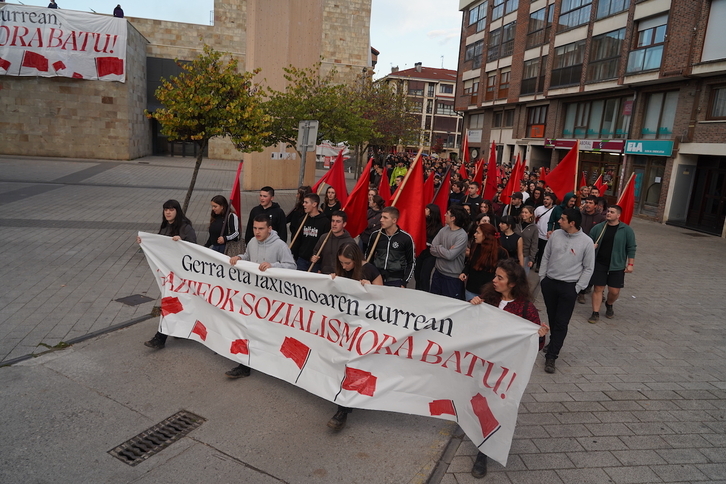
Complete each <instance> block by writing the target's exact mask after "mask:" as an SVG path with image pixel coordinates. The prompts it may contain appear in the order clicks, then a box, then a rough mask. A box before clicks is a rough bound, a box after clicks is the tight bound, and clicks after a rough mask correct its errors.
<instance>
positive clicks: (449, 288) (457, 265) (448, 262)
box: [430, 205, 469, 300]
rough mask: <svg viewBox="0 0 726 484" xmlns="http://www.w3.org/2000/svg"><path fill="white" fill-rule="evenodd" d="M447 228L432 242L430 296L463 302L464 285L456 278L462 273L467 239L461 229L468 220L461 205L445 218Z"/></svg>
mask: <svg viewBox="0 0 726 484" xmlns="http://www.w3.org/2000/svg"><path fill="white" fill-rule="evenodd" d="M444 220H446V225H445V226H444V227H443V228H442V229H441V230H439V233H438V234H436V237H434V240H432V241H431V247H430V251H431V255H433V256H434V257H435V258H436V264H435V266H434V273H433V275H432V276H431V289H430V292H431V293H433V294H439V295H441V296H448V297H453V298H454V299H461V300H463V299H464V283H463V282H462V281H461V280H460V279H459V274H461V273H462V272H463V271H464V258H465V257H466V244H467V242H468V241H469V237H468V235H467V233H466V230H464V229H463V227H466V226H468V225H469V216H468V215H467V213H466V211H465V210H464V208H463V207H461V206H460V205H452V206H451V207H449V210H448V211H447V212H446V216H445V217H444Z"/></svg>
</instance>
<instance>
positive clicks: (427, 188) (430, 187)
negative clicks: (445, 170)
mask: <svg viewBox="0 0 726 484" xmlns="http://www.w3.org/2000/svg"><path fill="white" fill-rule="evenodd" d="M423 190H424V195H423V198H424V201H425V202H426V205H428V204H429V203H432V202H433V201H434V192H435V191H436V189H435V188H434V174H433V173H431V174H430V175H429V177H428V178H427V179H426V181H425V182H424V187H423Z"/></svg>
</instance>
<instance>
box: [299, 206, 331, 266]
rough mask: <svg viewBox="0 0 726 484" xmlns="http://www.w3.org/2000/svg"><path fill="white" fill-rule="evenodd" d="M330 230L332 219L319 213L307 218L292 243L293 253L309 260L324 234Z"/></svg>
mask: <svg viewBox="0 0 726 484" xmlns="http://www.w3.org/2000/svg"><path fill="white" fill-rule="evenodd" d="M328 232H330V219H329V218H328V217H326V216H325V215H323V213H322V212H321V213H318V214H317V215H316V216H315V217H308V218H306V219H305V223H304V224H303V228H302V230H301V231H300V235H298V236H297V239H295V243H294V244H293V245H292V255H293V257H295V259H297V258H298V257H301V258H303V259H305V260H307V261H309V260H310V258H311V257H312V256H313V255H314V254H315V252H314V249H315V246H316V245H317V243H318V240H320V237H321V236H322V235H323V234H326V233H328Z"/></svg>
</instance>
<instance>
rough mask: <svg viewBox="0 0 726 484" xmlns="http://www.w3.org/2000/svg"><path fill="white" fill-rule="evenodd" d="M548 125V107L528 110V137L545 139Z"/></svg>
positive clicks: (536, 107) (535, 107)
mask: <svg viewBox="0 0 726 484" xmlns="http://www.w3.org/2000/svg"><path fill="white" fill-rule="evenodd" d="M546 123H547V106H546V105H545V106H534V107H531V108H527V137H528V138H544V132H545V124H546Z"/></svg>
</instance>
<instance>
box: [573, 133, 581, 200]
mask: <svg viewBox="0 0 726 484" xmlns="http://www.w3.org/2000/svg"><path fill="white" fill-rule="evenodd" d="M575 149H576V150H577V151H576V154H575V190H574V191H573V193H574V194H575V197H576V198H575V207H578V208H579V206H580V190H578V187H577V185H579V183H580V177H579V176H578V175H580V140H579V139H578V140H575Z"/></svg>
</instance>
